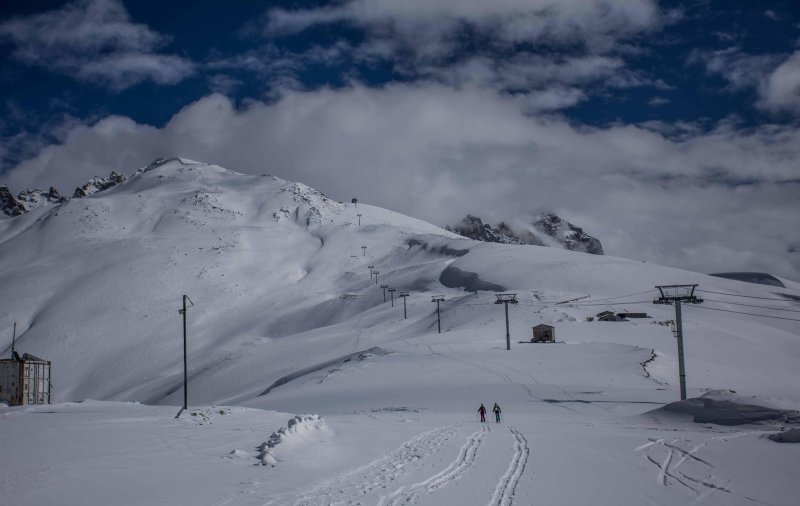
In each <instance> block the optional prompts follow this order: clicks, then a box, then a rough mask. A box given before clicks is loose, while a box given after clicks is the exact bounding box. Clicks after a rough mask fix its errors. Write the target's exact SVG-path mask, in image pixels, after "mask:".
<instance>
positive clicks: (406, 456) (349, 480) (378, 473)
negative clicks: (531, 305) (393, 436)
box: [264, 426, 482, 506]
mask: <svg viewBox="0 0 800 506" xmlns="http://www.w3.org/2000/svg"><path fill="white" fill-rule="evenodd" d="M456 432H457V429H456V427H454V426H447V427H440V428H437V429H433V430H429V431H426V432H423V433H422V434H419V435H417V436H415V437H413V438H411V439H409V440H408V441H405V442H403V443H401V444H400V445H399V446H398V447H397V448H395V449H394V450H392V451H391V452H389V453H388V454H387V455H385V456H383V457H381V458H379V459H376V460H374V461H372V462H369V463H367V464H365V465H363V466H360V467H357V468H355V469H353V470H350V471H348V472H346V473H344V474H341V475H339V476H336V477H334V478H333V479H330V480H326V481H325V482H324V483H323V484H321V485H319V486H317V487H315V488H313V489H311V490H308V491H306V492H302V493H300V494H299V495H298V496H297V497H296V498H295V499H294V502H293V503H291V504H294V505H295V506H310V505H318V504H362V503H363V500H364V499H365V496H368V495H370V494H372V493H375V492H377V491H380V490H381V489H385V488H387V487H389V486H390V485H391V484H392V483H393V482H396V481H398V480H400V479H401V478H402V476H403V474H405V473H406V472H407V471H408V467H409V466H410V465H412V464H415V463H417V462H419V461H420V460H422V459H424V458H426V457H429V456H431V455H433V454H435V453H437V452H438V451H439V449H440V447H441V446H442V445H443V444H444V443H445V442H447V441H448V440H450V439H451V438H452V437H453V436H455V435H456ZM473 436H474V435H473ZM481 437H482V436H481ZM473 453H474V452H473ZM473 458H474V457H473ZM273 504H289V501H287V498H285V497H284V498H276V499H273V500H270V501H267V502H266V503H264V505H265V506H268V505H273Z"/></svg>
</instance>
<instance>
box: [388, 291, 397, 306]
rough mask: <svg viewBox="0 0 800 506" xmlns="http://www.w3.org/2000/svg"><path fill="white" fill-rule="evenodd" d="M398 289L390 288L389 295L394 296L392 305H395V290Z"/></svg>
mask: <svg viewBox="0 0 800 506" xmlns="http://www.w3.org/2000/svg"><path fill="white" fill-rule="evenodd" d="M396 291H397V288H389V295H391V296H392V307H394V292H396Z"/></svg>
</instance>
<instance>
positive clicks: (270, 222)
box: [0, 159, 800, 505]
mask: <svg viewBox="0 0 800 506" xmlns="http://www.w3.org/2000/svg"><path fill="white" fill-rule="evenodd" d="M115 179H120V178H115ZM98 183H99V184H98ZM103 185H104V183H102V182H100V181H97V182H95V183H94V184H93V187H94V188H95V189H96V190H98V191H96V192H92V191H87V192H86V193H87V195H86V196H83V197H80V198H73V199H69V200H63V201H59V200H58V199H56V200H54V201H52V202H51V201H50V200H49V199H47V200H46V203H45V201H41V202H40V205H36V206H30V208H29V209H28V210H26V211H25V212H21V213H17V214H14V213H6V215H5V216H0V280H2V287H3V290H2V291H0V308H2V310H1V311H2V312H0V355H2V356H3V357H8V356H9V355H10V353H9V352H10V347H11V336H12V328H13V322H17V349H18V350H19V351H20V353H23V352H27V353H31V354H34V355H37V356H41V357H44V358H46V359H49V360H52V364H53V365H52V368H53V369H52V371H53V373H52V374H53V376H52V382H53V395H54V401H55V402H59V403H62V404H59V405H57V406H52V407H51V406H48V407H46V409H44V410H42V409H41V408H23V409H20V408H0V421H2V424H3V425H4V430H3V431H0V447H2V448H4V451H3V452H0V453H1V455H0V468H2V470H3V471H6V470H8V469H11V468H13V469H23V471H21V472H20V473H17V474H15V475H14V476H15V477H16V478H15V480H16V483H17V484H18V485H20V486H19V487H17V488H15V494H17V495H15V499H16V500H17V503H18V504H47V503H53V502H54V501H57V500H58V498H60V497H61V498H63V497H69V498H70V499H71V502H73V503H80V504H101V503H109V502H114V503H119V504H144V503H168V504H198V503H203V504H206V503H208V504H223V503H227V504H265V503H269V504H333V503H342V504H346V503H348V502H349V503H357V502H362V503H380V504H400V503H415V504H504V505H508V504H511V503H512V502H515V503H516V504H532V503H534V502H535V501H534V500H535V499H547V502H553V503H556V504H586V503H588V502H590V501H591V502H596V503H602V504H641V503H643V502H648V501H649V502H650V503H659V504H685V503H687V502H691V501H694V500H698V498H702V500H703V501H705V503H707V504H751V499H752V498H755V500H758V501H760V502H763V503H768V504H789V502H787V501H791V500H792V499H791V498H795V497H797V494H798V493H800V490H798V485H797V480H795V479H794V477H793V475H792V471H791V470H792V469H794V466H793V465H792V464H793V463H794V462H796V454H795V453H792V451H791V450H792V449H789V450H788V451H784V450H780V449H776V448H777V447H778V445H777V443H773V442H772V441H769V440H768V439H766V438H762V437H761V436H762V435H765V434H766V433H767V431H777V430H779V428H780V427H791V426H792V425H791V424H792V423H794V422H793V421H792V418H791V413H792V411H791V410H796V409H798V408H800V395H799V394H798V392H797V389H796V385H797V384H798V381H800V373H799V372H798V368H797V362H798V359H800V338H798V335H799V334H800V323H798V321H797V318H795V317H794V315H796V314H797V311H798V310H800V306H798V304H800V303H798V299H797V297H800V284H798V283H796V282H793V281H790V280H786V279H781V282H782V283H783V285H784V287H777V286H766V285H756V284H750V283H742V282H740V281H736V280H730V279H723V278H719V277H713V276H707V275H704V274H698V273H695V272H689V271H683V270H679V269H673V268H668V267H662V266H657V265H652V264H649V263H642V262H636V261H632V260H626V259H621V258H615V257H611V256H603V255H591V254H586V253H581V252H577V251H569V250H567V249H562V248H555V247H542V246H533V245H523V246H520V245H509V244H500V243H497V242H482V241H478V240H472V239H468V238H465V237H463V236H460V235H458V234H455V233H452V232H448V231H446V230H443V229H441V228H439V227H436V226H434V225H431V224H429V223H426V222H423V221H420V220H416V219H413V218H410V217H407V216H403V215H401V214H398V213H394V212H392V211H389V210H386V209H381V208H379V207H375V206H370V205H366V204H363V203H361V202H359V203H358V204H357V207H356V206H355V205H353V204H351V203H340V202H337V201H335V200H332V199H330V198H328V197H327V196H325V195H323V194H322V193H320V192H318V191H316V190H314V189H312V188H309V187H308V186H305V185H303V184H300V183H292V182H288V181H284V180H281V179H279V178H275V177H272V176H268V175H265V176H249V175H242V174H238V173H235V172H232V171H230V170H227V169H225V168H222V167H219V166H215V165H211V164H205V163H199V162H193V161H190V160H185V159H169V160H161V161H159V162H157V163H154V164H152V165H150V166H148V167H146V168H143V169H141V170H139V171H137V172H136V173H134V174H132V175H131V176H129V177H127V178H126V179H124V180H118V181H117V182H116V183H115V184H114V185H111V186H108V187H107V188H105V189H101V187H102V186H103ZM87 190H88V188H87ZM8 194H9V195H10V192H8ZM4 202H11V200H6V201H4ZM9 205H11V204H9ZM359 215H360V216H359ZM359 219H360V225H359ZM556 235H557V234H556ZM374 272H377V280H376V279H375V276H374V275H372V273H374ZM672 284H699V290H702V292H701V293H700V295H701V296H702V297H703V298H704V299H705V302H704V303H703V304H699V305H693V304H684V306H683V330H684V334H685V350H686V371H687V382H688V391H689V395H690V397H699V396H701V395H703V394H707V393H708V392H709V391H715V393H712V394H710V395H711V396H712V397H713V399H712V400H713V401H714V402H721V403H723V404H719V405H718V404H713V406H725V407H726V408H725V409H728V407H730V406H734V407H733V408H730V409H733V410H734V412H742V411H741V410H739V411H737V409H739V408H736V406H742V405H746V404H760V405H762V406H763V405H767V406H771V407H773V408H781V409H776V410H773V411H763V410H762V411H758V412H757V413H758V414H759V416H762V418H759V419H760V420H768V421H767V422H762V423H764V424H766V425H762V426H758V425H753V424H752V423H751V422H752V420H753V419H752V418H750V419H745V418H742V420H743V423H746V425H745V426H741V427H731V428H727V427H724V426H721V425H719V424H717V425H710V424H711V423H712V422H707V423H704V424H695V423H692V422H691V418H686V417H687V416H689V415H686V413H695V414H696V413H698V409H701V408H702V405H703V402H705V401H698V402H699V403H700V405H701V408H697V406H695V405H692V406H690V407H691V408H692V409H688V408H687V409H685V410H683V411H680V410H673V411H669V410H667V411H657V412H654V413H650V414H648V415H643V413H645V412H649V411H652V410H653V409H655V408H659V407H661V406H663V405H664V404H667V403H669V402H671V401H674V400H676V399H677V398H678V381H677V369H678V365H677V364H678V359H677V349H676V344H675V339H674V336H673V333H672V331H671V329H672V327H673V320H674V319H675V309H674V307H672V306H670V305H653V304H652V300H653V299H654V297H656V296H657V291H656V290H655V286H656V285H672ZM383 285H386V287H387V288H393V289H396V291H394V292H392V291H384V289H383ZM402 292H408V294H409V295H408V297H407V298H405V299H403V300H402V301H401V300H400V299H399V297H398V296H399V295H400V293H402ZM498 292H508V293H515V294H516V296H517V301H518V303H517V304H514V305H510V307H509V329H510V340H509V341H510V346H511V349H512V351H511V352H509V351H507V350H506V328H505V319H504V306H503V305H498V304H496V303H495V302H496V297H495V294H496V293H498ZM184 294H187V295H188V296H189V297H190V299H191V302H192V303H193V305H191V306H190V307H189V309H188V312H187V321H188V342H189V378H190V386H189V399H190V406H192V407H196V406H203V405H205V407H199V408H196V409H193V411H192V413H193V415H192V416H190V417H182V418H181V419H179V420H177V421H175V420H173V416H174V413H175V412H176V411H177V409H165V408H163V407H159V406H163V405H172V406H175V405H179V404H180V403H181V402H182V397H183V391H182V380H183V369H182V366H183V355H182V351H183V348H182V317H181V315H179V314H178V310H179V309H180V308H181V302H182V296H183V295H184ZM432 295H443V296H444V301H441V302H440V303H439V304H438V305H439V306H440V310H441V311H440V315H441V327H442V333H439V332H438V331H437V330H438V328H437V327H438V326H437V304H434V303H432V302H431V300H432V299H431V296H432ZM384 296H385V297H386V302H384ZM392 299H393V302H392ZM742 304H749V305H750V306H753V307H748V306H743V305H742ZM755 306H758V307H755ZM404 309H405V313H404ZM601 311H612V312H629V313H646V314H647V316H648V317H647V318H639V319H630V320H629V321H620V322H599V321H596V319H595V320H594V321H589V319H590V317H594V316H596V314H597V313H599V312H601ZM743 313H744V314H743ZM753 314H758V315H760V316H753ZM405 315H407V318H405V317H404V316H405ZM541 323H545V324H549V325H553V326H554V327H555V337H556V340H557V341H558V343H557V344H531V343H529V342H528V341H529V339H530V336H531V327H532V326H534V325H537V324H541ZM722 390H724V391H725V392H727V393H725V394H720V393H719V392H718V391H722ZM731 390H735V391H736V394H732V393H730V391H731ZM726 396H727V397H726ZM712 397H707V398H709V399H710V398H712ZM82 399H95V400H98V401H105V402H87V403H83V404H79V405H76V404H72V403H71V402H72V401H80V400H82ZM108 401H127V402H130V401H137V402H141V403H145V404H148V405H156V406H155V407H151V406H138V405H132V404H122V403H119V402H108ZM481 402H483V403H485V404H486V406H487V408H490V407H491V406H492V404H493V403H494V402H497V403H498V404H499V405H500V406H502V407H503V417H504V418H503V423H502V424H499V425H493V426H491V427H490V426H487V425H483V426H479V425H478V424H477V423H476V421H475V417H476V416H477V413H476V412H475V410H476V409H477V406H478V405H479V404H480V403H481ZM725 402H728V403H729V404H724V403H725ZM63 403H67V404H63ZM211 404H218V405H219V404H224V405H228V406H233V407H229V408H219V407H217V408H213V409H212V408H211V407H210V406H209V405H211ZM706 404H708V405H709V406H712V403H711V401H708V402H706ZM246 408H247V409H246ZM714 409H717V408H714ZM714 409H712V411H714ZM720 409H722V408H720ZM786 410H789V411H786ZM43 412H47V413H49V414H48V416H47V417H46V419H45V418H43V417H42V416H41V415H39V413H43ZM753 412H755V411H752V410H751V411H750V413H753ZM290 413H291V415H290ZM303 413H314V414H318V415H321V416H322V418H320V417H295V416H294V414H303ZM676 413H678V414H676ZM680 413H683V414H680ZM764 413H767V414H766V415H764ZM787 413H789V414H787ZM717 414H718V413H717ZM698 416H699V415H698ZM703 416H706V418H699V419H702V420H709V419H710V420H715V421H717V422H719V421H722V420H723V417H715V416H711V417H710V418H709V417H708V416H707V414H706V413H704V414H703ZM764 416H765V417H764ZM676 417H677V418H676ZM287 419H288V420H289V422H286V420H287ZM727 419H729V418H727ZM727 419H726V420H727ZM279 420H282V422H280V423H279V422H278V421H279ZM281 423H285V424H286V425H285V427H281ZM276 424H277V425H276ZM265 425H266V426H265ZM267 427H270V428H269V429H268V428H267ZM271 432H274V434H273V435H274V436H275V437H272V436H270V433H271ZM35 445H43V446H42V447H43V448H46V450H47V454H48V455H47V456H48V459H47V462H46V463H47V465H48V466H50V467H49V468H48V469H42V468H40V466H41V462H40V460H41V458H40V457H39V456H37V455H38V454H37V453H36V452H26V451H23V450H25V449H30V448H31V447H35ZM6 448H9V449H10V450H9V451H8V452H7V451H5V449H6ZM110 448H113V451H114V452H117V453H119V455H117V456H116V457H112V456H109V451H111V450H109V449H110ZM256 449H257V450H256ZM37 459H39V460H37ZM753 459H756V460H757V461H758V462H759V469H760V471H759V472H757V473H753V472H752V465H751V464H750V463H751V462H753ZM255 463H259V464H266V468H264V467H260V466H259V467H257V466H254V465H253V464H255ZM272 465H275V466H276V467H274V468H272V467H271V466H272ZM109 466H111V467H113V468H114V469H115V470H117V471H119V472H115V473H106V470H107V469H108V468H109ZM267 468H268V469H267ZM175 469H178V470H179V472H177V471H175ZM53 470H57V471H58V472H52V471H53ZM265 473H268V474H269V475H268V476H265ZM112 474H113V476H112ZM45 475H46V476H47V477H48V480H49V481H47V482H46V483H44V482H41V480H39V479H38V478H37V477H40V476H45ZM97 475H103V476H104V477H105V478H104V479H102V480H100V479H98V480H89V482H90V483H89V484H88V485H86V483H87V479H86V477H87V476H97ZM575 475H581V476H592V483H594V484H599V485H597V486H594V485H592V486H589V485H588V484H587V485H585V486H584V485H580V484H577V485H576V484H574V483H573V482H574V480H572V479H571V478H570V477H571V476H575ZM173 480H179V481H180V480H183V481H180V483H181V485H180V486H178V487H177V488H175V487H174V486H173V483H172V481H173ZM144 482H146V483H149V484H151V485H150V486H148V487H141V486H137V485H136V483H144ZM78 484H80V486H79V485H78ZM34 485H36V486H34ZM745 497H747V498H750V499H745Z"/></svg>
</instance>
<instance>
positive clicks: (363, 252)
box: [361, 246, 367, 257]
mask: <svg viewBox="0 0 800 506" xmlns="http://www.w3.org/2000/svg"><path fill="white" fill-rule="evenodd" d="M361 256H362V257H365V256H367V247H366V246H361Z"/></svg>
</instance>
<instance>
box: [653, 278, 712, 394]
mask: <svg viewBox="0 0 800 506" xmlns="http://www.w3.org/2000/svg"><path fill="white" fill-rule="evenodd" d="M656 288H657V289H658V291H659V292H660V293H661V296H660V297H658V298H657V299H655V300H654V301H653V304H672V303H673V302H674V303H675V337H676V338H677V340H678V375H679V377H680V382H681V400H682V401H683V400H686V366H685V365H684V361H683V322H682V321H681V302H688V303H690V304H700V303H702V302H703V299H701V298H699V297H697V296H696V295H695V294H694V291H695V289H696V288H697V285H663V286H656Z"/></svg>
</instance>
